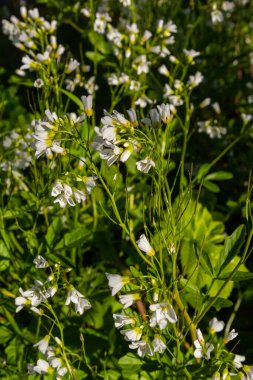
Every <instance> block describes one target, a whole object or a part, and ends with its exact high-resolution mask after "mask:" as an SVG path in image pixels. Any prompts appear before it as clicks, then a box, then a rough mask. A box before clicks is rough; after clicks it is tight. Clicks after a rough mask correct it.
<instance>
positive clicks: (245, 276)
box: [219, 271, 253, 281]
mask: <svg viewBox="0 0 253 380" xmlns="http://www.w3.org/2000/svg"><path fill="white" fill-rule="evenodd" d="M230 274H231V272H226V273H224V274H222V275H221V276H220V277H219V280H226V279H227V278H228V277H229V276H230ZM252 279H253V273H251V272H244V271H238V272H236V273H234V274H233V277H232V278H231V279H230V280H231V281H248V280H252Z"/></svg>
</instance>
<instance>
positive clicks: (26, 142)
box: [0, 131, 32, 172]
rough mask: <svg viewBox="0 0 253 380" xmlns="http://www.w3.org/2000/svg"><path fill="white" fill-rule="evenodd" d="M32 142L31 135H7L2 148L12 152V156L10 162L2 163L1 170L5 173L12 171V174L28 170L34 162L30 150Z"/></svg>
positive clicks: (14, 133) (11, 133)
mask: <svg viewBox="0 0 253 380" xmlns="http://www.w3.org/2000/svg"><path fill="white" fill-rule="evenodd" d="M31 142H32V138H31V134H30V133H26V134H25V136H24V135H22V134H21V133H19V132H16V131H15V132H10V133H9V134H7V135H6V136H5V137H4V139H3V142H2V146H3V148H4V149H6V150H8V151H9V152H12V155H11V157H8V160H5V161H2V162H1V164H0V168H1V169H2V170H4V171H7V170H9V169H11V171H12V172H13V171H14V172H18V171H19V170H25V169H26V168H28V167H29V166H30V165H31V162H32V155H31V153H30V150H29V147H30V145H31Z"/></svg>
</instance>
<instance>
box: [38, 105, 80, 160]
mask: <svg viewBox="0 0 253 380" xmlns="http://www.w3.org/2000/svg"><path fill="white" fill-rule="evenodd" d="M45 115H46V116H45V118H44V120H40V119H37V120H34V121H33V123H32V125H33V126H34V129H35V132H34V134H33V137H34V139H35V157H36V158H39V157H41V156H43V155H46V156H47V157H48V158H52V157H53V152H54V153H57V154H63V155H64V154H66V149H64V148H63V147H61V146H60V142H61V139H62V138H63V137H65V139H66V135H67V134H68V132H69V131H71V130H72V129H73V127H74V126H75V127H78V126H80V125H81V124H82V122H83V121H84V119H85V114H82V115H81V116H77V115H76V114H75V113H70V114H67V115H64V116H63V117H58V116H57V114H56V113H55V112H51V111H50V110H48V109H47V110H46V111H45Z"/></svg>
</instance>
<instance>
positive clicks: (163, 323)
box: [149, 302, 177, 330]
mask: <svg viewBox="0 0 253 380" xmlns="http://www.w3.org/2000/svg"><path fill="white" fill-rule="evenodd" d="M149 309H150V310H151V311H153V313H152V316H151V318H150V327H155V326H156V325H158V326H159V329H160V330H164V329H165V328H166V327H167V323H168V321H169V322H170V323H176V322H177V315H176V313H175V311H174V309H173V307H172V305H171V304H170V303H168V302H161V303H156V304H153V305H150V306H149Z"/></svg>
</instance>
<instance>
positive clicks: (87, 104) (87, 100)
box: [81, 95, 93, 117]
mask: <svg viewBox="0 0 253 380" xmlns="http://www.w3.org/2000/svg"><path fill="white" fill-rule="evenodd" d="M81 99H82V102H83V105H84V111H85V113H86V115H87V116H89V117H90V116H92V114H93V109H92V95H88V96H82V97H81Z"/></svg>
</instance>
